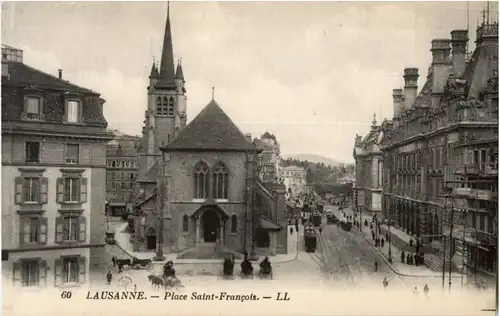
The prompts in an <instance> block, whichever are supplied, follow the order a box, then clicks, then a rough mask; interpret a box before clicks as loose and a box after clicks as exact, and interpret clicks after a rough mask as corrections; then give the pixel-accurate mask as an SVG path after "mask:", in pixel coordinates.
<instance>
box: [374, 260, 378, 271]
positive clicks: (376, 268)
mask: <svg viewBox="0 0 500 316" xmlns="http://www.w3.org/2000/svg"><path fill="white" fill-rule="evenodd" d="M377 271H378V261H377V260H375V272H377Z"/></svg>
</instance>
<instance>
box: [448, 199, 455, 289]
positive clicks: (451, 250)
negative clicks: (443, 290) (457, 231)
mask: <svg viewBox="0 0 500 316" xmlns="http://www.w3.org/2000/svg"><path fill="white" fill-rule="evenodd" d="M454 211H455V207H454V206H453V196H452V200H451V215H450V258H449V259H450V267H449V270H448V291H449V292H451V257H452V253H453V216H454Z"/></svg>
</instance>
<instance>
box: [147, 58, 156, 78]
mask: <svg viewBox="0 0 500 316" xmlns="http://www.w3.org/2000/svg"><path fill="white" fill-rule="evenodd" d="M156 78H158V68H156V62H155V60H154V59H153V65H152V66H151V73H150V74H149V79H156Z"/></svg>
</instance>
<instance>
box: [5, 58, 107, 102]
mask: <svg viewBox="0 0 500 316" xmlns="http://www.w3.org/2000/svg"><path fill="white" fill-rule="evenodd" d="M6 64H7V65H8V68H9V70H8V71H9V79H7V80H2V84H4V83H7V84H9V83H10V84H17V85H22V86H34V87H39V88H49V89H50V88H53V89H62V90H68V91H71V92H79V93H86V94H94V95H100V94H99V93H98V92H95V91H92V90H89V89H86V88H83V87H80V86H77V85H75V84H72V83H70V82H69V81H66V80H63V79H59V77H56V76H53V75H51V74H48V73H45V72H43V71H41V70H38V69H35V68H33V67H30V66H28V65H26V64H23V63H15V62H8V63H6Z"/></svg>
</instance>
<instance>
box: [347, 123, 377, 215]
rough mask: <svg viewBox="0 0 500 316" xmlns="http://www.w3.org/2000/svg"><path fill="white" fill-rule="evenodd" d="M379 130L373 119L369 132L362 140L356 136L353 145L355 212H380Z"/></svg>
mask: <svg viewBox="0 0 500 316" xmlns="http://www.w3.org/2000/svg"><path fill="white" fill-rule="evenodd" d="M380 141H381V128H380V125H378V124H377V120H376V119H375V115H374V117H373V121H372V126H371V129H370V132H369V133H368V134H367V135H366V136H365V137H364V138H363V137H362V136H359V135H356V139H355V144H354V152H353V156H354V160H355V168H356V170H355V174H356V179H355V186H354V187H353V193H354V197H353V201H354V209H355V210H356V211H357V212H365V213H368V214H373V215H375V214H380V213H381V211H382V169H383V166H382V163H383V162H382V151H381V149H380V147H381V144H380Z"/></svg>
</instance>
